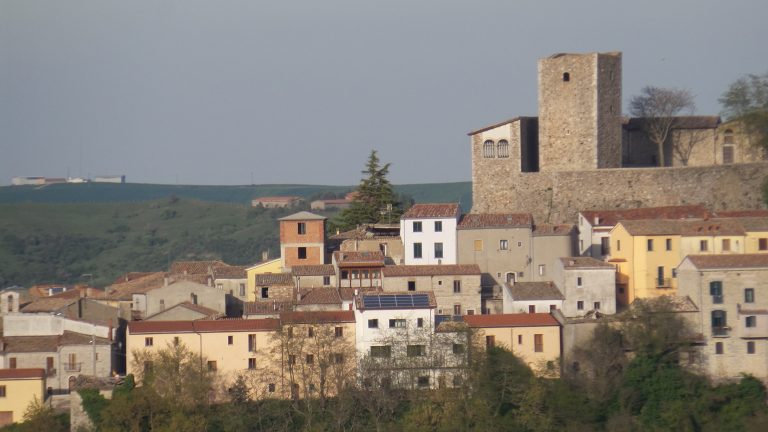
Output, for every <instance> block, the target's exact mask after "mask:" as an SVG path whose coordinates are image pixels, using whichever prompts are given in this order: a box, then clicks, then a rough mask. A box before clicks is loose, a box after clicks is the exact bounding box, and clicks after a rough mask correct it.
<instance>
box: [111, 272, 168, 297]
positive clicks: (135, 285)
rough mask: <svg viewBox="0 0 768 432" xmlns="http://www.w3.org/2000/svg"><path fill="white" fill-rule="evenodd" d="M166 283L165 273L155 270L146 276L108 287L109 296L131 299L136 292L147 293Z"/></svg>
mask: <svg viewBox="0 0 768 432" xmlns="http://www.w3.org/2000/svg"><path fill="white" fill-rule="evenodd" d="M163 285H165V273H163V272H155V273H149V274H147V275H146V276H143V277H140V278H137V279H133V280H130V281H128V282H123V283H120V284H114V285H111V286H109V287H108V288H107V293H108V294H107V297H108V298H110V299H116V300H131V296H132V295H133V294H136V293H145V292H147V291H150V290H153V289H155V288H160V287H162V286H163Z"/></svg>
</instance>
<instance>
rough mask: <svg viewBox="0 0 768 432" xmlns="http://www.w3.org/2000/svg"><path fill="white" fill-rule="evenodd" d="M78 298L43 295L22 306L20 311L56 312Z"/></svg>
mask: <svg viewBox="0 0 768 432" xmlns="http://www.w3.org/2000/svg"><path fill="white" fill-rule="evenodd" d="M78 299H79V297H74V298H72V297H64V298H61V297H58V298H56V297H44V298H41V299H39V300H35V301H33V302H32V303H29V304H27V305H26V306H24V307H22V308H21V312H24V313H31V312H56V311H58V310H60V309H62V308H65V307H67V306H69V305H71V304H72V303H77V301H78Z"/></svg>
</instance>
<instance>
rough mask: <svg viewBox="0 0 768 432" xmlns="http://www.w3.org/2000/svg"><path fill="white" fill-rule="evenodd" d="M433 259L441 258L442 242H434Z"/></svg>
mask: <svg viewBox="0 0 768 432" xmlns="http://www.w3.org/2000/svg"><path fill="white" fill-rule="evenodd" d="M435 259H443V242H435Z"/></svg>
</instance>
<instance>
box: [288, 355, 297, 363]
mask: <svg viewBox="0 0 768 432" xmlns="http://www.w3.org/2000/svg"><path fill="white" fill-rule="evenodd" d="M288 364H289V365H295V364H296V354H288Z"/></svg>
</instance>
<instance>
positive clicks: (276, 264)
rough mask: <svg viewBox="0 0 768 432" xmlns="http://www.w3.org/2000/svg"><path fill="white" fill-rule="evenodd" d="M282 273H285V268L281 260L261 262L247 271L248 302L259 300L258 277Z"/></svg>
mask: <svg viewBox="0 0 768 432" xmlns="http://www.w3.org/2000/svg"><path fill="white" fill-rule="evenodd" d="M282 271H283V266H282V264H281V261H280V258H275V259H273V260H269V261H264V262H260V263H258V264H255V265H253V266H251V267H248V268H247V269H245V272H246V274H247V277H248V292H247V293H246V298H247V300H246V301H249V302H253V301H256V300H257V296H256V288H257V286H256V275H260V274H265V273H280V272H282Z"/></svg>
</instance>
